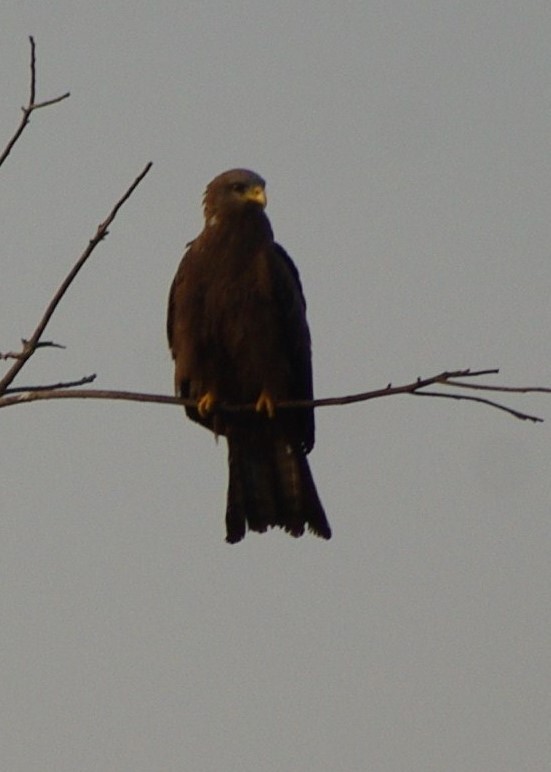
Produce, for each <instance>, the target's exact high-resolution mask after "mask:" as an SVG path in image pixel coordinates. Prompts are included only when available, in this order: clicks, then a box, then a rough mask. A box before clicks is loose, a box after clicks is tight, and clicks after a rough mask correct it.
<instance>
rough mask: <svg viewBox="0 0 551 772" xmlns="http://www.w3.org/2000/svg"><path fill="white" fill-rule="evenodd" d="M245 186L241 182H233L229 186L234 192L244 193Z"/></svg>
mask: <svg viewBox="0 0 551 772" xmlns="http://www.w3.org/2000/svg"><path fill="white" fill-rule="evenodd" d="M245 188H246V186H245V185H243V183H242V182H234V183H233V185H232V186H231V189H232V190H235V192H236V193H244V192H245Z"/></svg>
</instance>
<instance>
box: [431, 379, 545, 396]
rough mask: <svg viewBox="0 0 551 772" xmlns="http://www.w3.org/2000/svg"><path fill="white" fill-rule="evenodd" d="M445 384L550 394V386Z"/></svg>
mask: <svg viewBox="0 0 551 772" xmlns="http://www.w3.org/2000/svg"><path fill="white" fill-rule="evenodd" d="M445 383H446V386H461V387H462V388H464V389H481V390H484V391H508V392H511V393H512V394H533V393H535V392H541V393H543V394H551V388H548V387H546V386H490V385H488V384H482V383H461V382H460V381H445Z"/></svg>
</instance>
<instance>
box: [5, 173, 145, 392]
mask: <svg viewBox="0 0 551 772" xmlns="http://www.w3.org/2000/svg"><path fill="white" fill-rule="evenodd" d="M151 166H152V163H151V162H149V163H148V164H146V166H145V168H144V169H143V171H142V172H141V173H140V174H139V175H138V176H137V177H136V179H135V180H134V182H133V183H132V184H131V185H130V187H129V188H128V190H127V191H126V193H124V195H123V196H122V197H121V198H120V199H119V201H117V203H116V204H115V206H114V207H113V209H112V210H111V212H110V213H109V214H108V216H107V217H106V219H105V220H104V221H103V222H102V223H100V224H99V225H98V229H97V231H96V233H95V235H94V236H93V238H92V239H91V240H90V242H89V244H88V246H87V247H86V249H85V250H84V252H83V253H82V255H81V256H80V257H79V259H78V260H77V262H76V263H75V265H74V266H73V267H72V268H71V270H70V271H69V273H68V274H67V276H66V277H65V279H64V280H63V282H62V283H61V286H60V287H59V289H58V290H57V292H56V293H55V295H54V296H53V298H52V299H51V301H50V302H49V304H48V306H47V308H46V310H45V312H44V314H43V316H42V318H41V320H40V321H39V323H38V325H37V327H36V329H35V331H34V332H33V334H32V335H31V337H30V338H29V340H28V341H25V342H24V344H23V351H22V352H21V355H20V356H19V357H18V358H17V359H16V360H15V362H14V364H13V365H12V366H11V368H10V369H9V370H8V372H7V373H6V374H5V375H4V377H3V378H2V379H1V380H0V394H4V392H5V391H6V389H7V388H8V386H9V385H10V384H11V383H12V382H13V380H14V378H15V377H16V376H17V374H18V373H19V372H20V370H21V369H22V368H23V367H24V366H25V364H26V362H27V361H28V360H29V358H30V357H31V356H32V355H33V354H34V352H35V350H36V348H37V346H38V345H39V341H40V336H41V335H42V333H43V332H44V330H45V329H46V325H47V324H48V322H49V321H50V319H51V317H52V315H53V313H54V311H55V310H56V308H57V306H58V304H59V302H60V300H61V299H62V297H63V296H64V295H65V293H66V292H67V290H68V289H69V287H70V286H71V284H72V282H73V280H74V279H75V277H76V276H77V274H78V272H79V271H80V269H81V268H82V266H83V265H84V264H85V262H86V261H87V260H88V258H89V257H90V255H91V254H92V252H93V251H94V249H95V248H96V247H97V245H98V244H99V243H100V241H102V240H103V239H104V238H105V237H106V236H107V234H108V228H109V226H110V225H111V223H112V222H113V220H114V219H115V217H116V216H117V212H118V211H119V209H120V208H121V206H122V205H123V204H124V203H125V202H126V201H128V199H129V198H130V196H131V195H132V193H133V192H134V190H135V189H136V188H137V186H138V185H139V184H140V182H141V181H142V180H143V178H144V177H145V175H146V174H147V173H148V171H149V170H150V169H151Z"/></svg>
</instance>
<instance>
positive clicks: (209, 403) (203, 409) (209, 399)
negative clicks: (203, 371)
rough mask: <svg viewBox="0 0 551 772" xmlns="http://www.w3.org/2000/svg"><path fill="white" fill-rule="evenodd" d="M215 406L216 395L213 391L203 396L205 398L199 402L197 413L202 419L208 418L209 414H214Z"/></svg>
mask: <svg viewBox="0 0 551 772" xmlns="http://www.w3.org/2000/svg"><path fill="white" fill-rule="evenodd" d="M215 404H216V394H215V393H214V392H213V391H207V392H206V393H205V394H203V396H202V397H201V398H200V399H198V400H197V412H198V413H199V415H200V416H201V418H206V417H207V415H208V414H209V413H212V410H213V408H214V405H215Z"/></svg>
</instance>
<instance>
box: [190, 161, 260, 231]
mask: <svg viewBox="0 0 551 772" xmlns="http://www.w3.org/2000/svg"><path fill="white" fill-rule="evenodd" d="M265 188H266V183H265V182H264V180H263V179H262V177H260V176H259V175H258V174H256V173H255V172H251V171H249V170H248V169H230V171H227V172H224V173H223V174H219V175H218V177H215V178H214V179H213V180H212V182H209V184H208V185H207V189H206V191H205V197H204V199H203V206H204V210H205V220H206V222H207V224H209V225H214V224H215V223H216V222H217V221H218V220H219V219H223V218H224V217H225V216H228V215H229V216H231V215H232V214H235V213H238V212H243V211H245V210H247V209H249V210H253V211H254V210H255V209H256V210H262V209H264V207H265V206H266V202H267V199H266V192H265Z"/></svg>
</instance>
